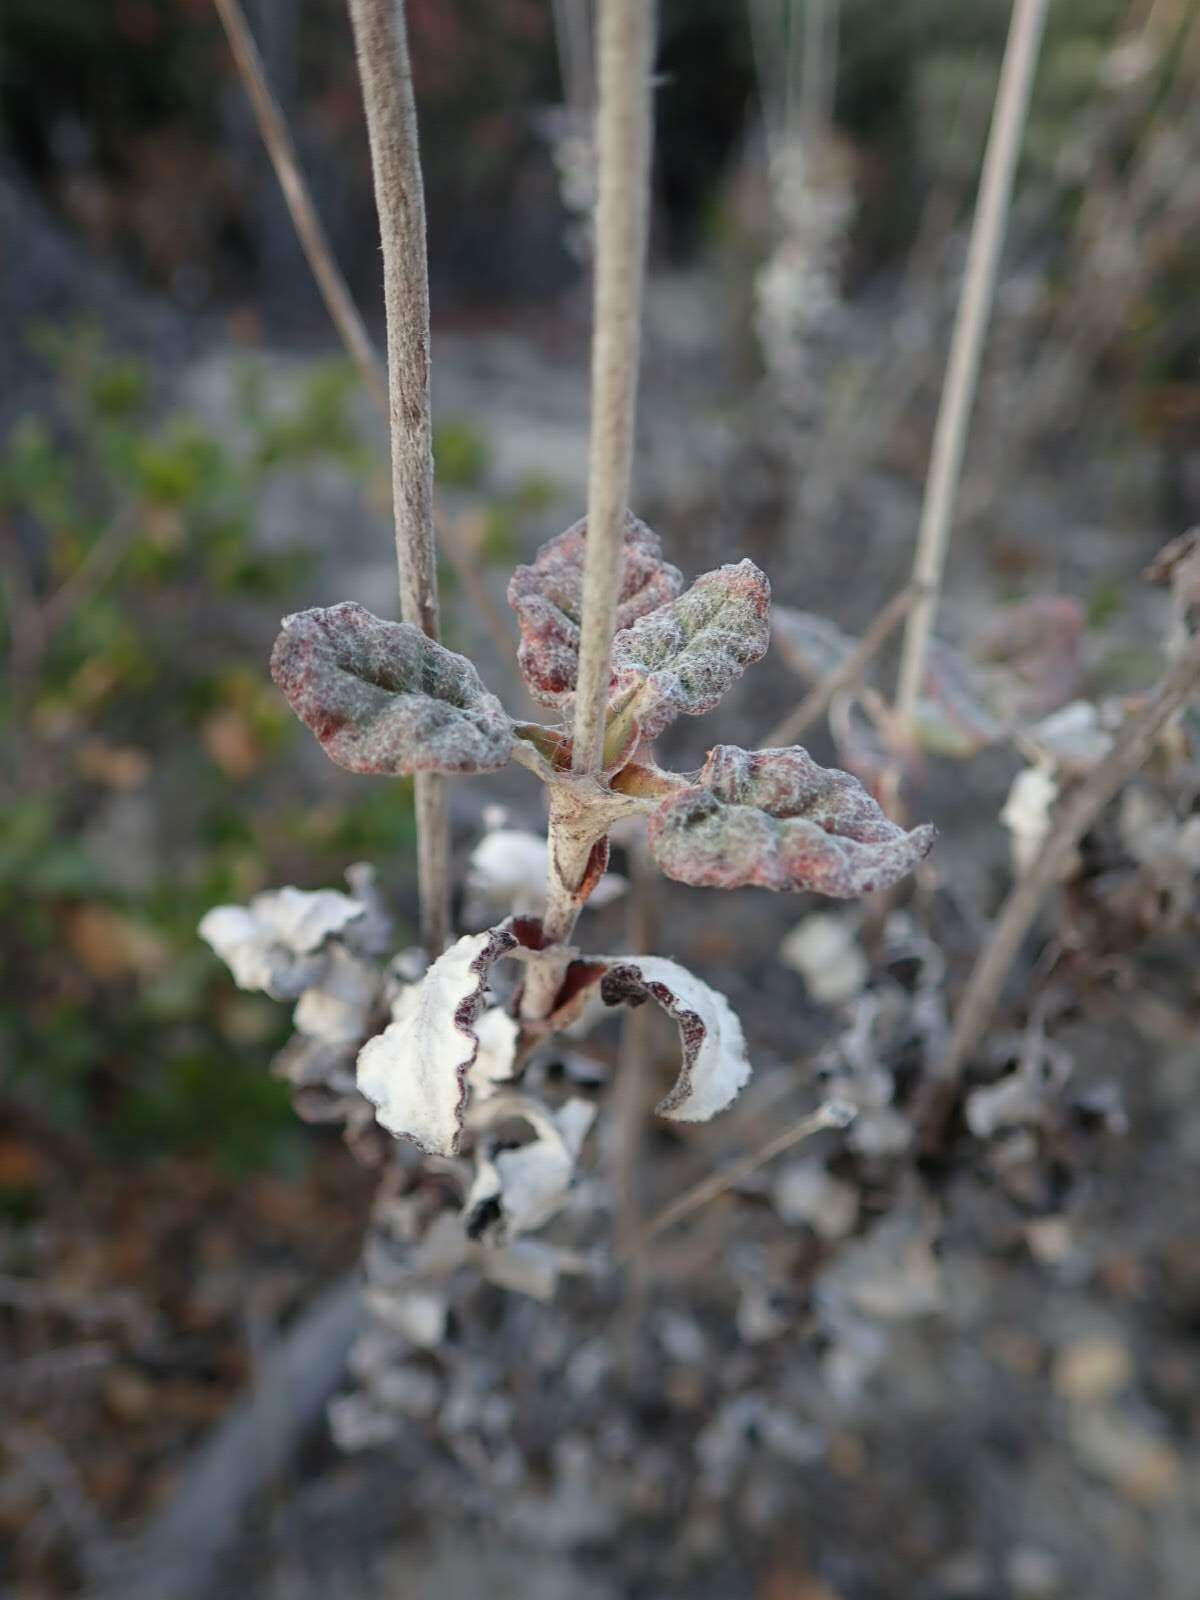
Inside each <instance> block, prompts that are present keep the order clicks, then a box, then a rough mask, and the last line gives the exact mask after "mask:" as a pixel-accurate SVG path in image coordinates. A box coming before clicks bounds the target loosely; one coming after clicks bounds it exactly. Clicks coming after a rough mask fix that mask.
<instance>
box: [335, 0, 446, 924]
mask: <svg viewBox="0 0 1200 1600" xmlns="http://www.w3.org/2000/svg"><path fill="white" fill-rule="evenodd" d="M350 21H351V24H352V25H353V28H354V42H355V48H356V51H357V55H358V70H359V76H360V77H361V79H362V91H363V105H364V106H365V108H366V114H367V133H368V136H369V139H370V143H371V166H372V169H373V172H374V177H375V205H376V208H377V210H378V212H379V231H380V235H381V237H382V241H383V298H384V307H385V310H386V313H387V344H388V410H389V421H390V432H391V445H392V501H393V506H394V511H395V519H396V556H397V560H398V563H399V568H400V608H401V613H402V615H403V616H404V619H405V621H407V622H412V623H415V624H416V625H417V626H418V627H420V628H422V629H423V630H424V632H425V633H426V634H428V636H429V637H430V638H431V639H436V638H437V637H438V596H437V561H436V556H435V539H434V526H433V427H432V423H431V420H430V408H429V274H428V263H427V259H426V251H425V190H424V186H423V184H422V181H421V162H420V156H419V152H418V148H417V108H416V103H415V101H414V99H413V86H412V68H411V65H410V63H409V57H408V35H407V31H406V27H405V19H404V4H403V0H350ZM414 789H415V798H416V817H417V878H418V883H419V887H420V896H421V943H422V944H423V945H424V947H425V949H426V950H427V951H428V952H429V953H430V955H437V954H438V953H440V951H442V950H443V949H444V948H445V946H446V943H447V940H448V939H449V935H450V820H449V811H448V809H447V805H446V782H445V779H444V778H440V777H437V776H435V775H434V774H432V773H418V774H417V777H416V779H415V783H414Z"/></svg>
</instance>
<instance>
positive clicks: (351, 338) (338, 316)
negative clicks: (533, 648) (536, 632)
mask: <svg viewBox="0 0 1200 1600" xmlns="http://www.w3.org/2000/svg"><path fill="white" fill-rule="evenodd" d="M213 4H214V5H215V6H216V8H217V13H218V15H219V16H220V18H221V22H222V24H223V26H224V28H225V33H226V35H227V37H228V39H229V45H230V50H231V52H232V54H233V60H234V65H235V66H236V67H237V70H238V75H239V77H240V78H241V80H242V83H243V85H244V86H245V90H246V94H247V96H248V97H249V99H250V103H251V105H252V106H253V107H254V112H255V116H256V119H257V121H258V129H259V132H260V133H261V135H262V141H263V145H264V147H265V149H266V152H267V155H268V157H269V158H270V162H271V166H272V167H273V168H274V171H275V176H276V178H277V179H278V180H279V187H280V189H281V190H282V191H283V197H284V199H285V201H286V202H287V207H288V211H289V213H290V215H291V218H292V223H293V226H294V227H295V229H296V237H297V238H298V239H299V241H300V248H301V249H302V250H303V251H304V258H305V260H306V261H307V262H308V265H309V268H310V270H311V271H312V275H313V277H314V279H315V280H316V284H317V288H318V290H319V291H320V294H321V298H322V300H324V302H325V309H326V311H328V312H329V319H330V321H331V322H332V323H333V325H334V328H335V329H336V330H337V333H338V336H339V337H340V339H341V341H342V343H343V345H345V347H346V354H347V355H348V356H349V357H350V360H351V361H352V362H353V363H354V366H355V368H356V369H357V371H358V375H359V377H360V378H361V379H362V382H363V387H364V388H365V389H366V391H367V393H368V394H369V395H370V397H371V400H372V402H373V403H374V406H375V409H376V410H377V411H378V412H379V414H380V416H381V417H382V418H383V420H384V423H385V424H386V423H387V422H388V388H387V373H386V372H385V370H384V366H383V362H382V361H381V360H380V359H379V353H378V351H377V350H376V349H375V346H374V344H373V342H372V340H371V336H370V334H369V333H368V332H367V328H366V324H365V323H364V322H363V319H362V317H361V316H360V314H359V310H358V307H357V306H356V305H355V304H354V299H353V297H352V295H351V293H350V289H349V286H348V284H347V283H346V280H345V278H344V277H343V276H342V271H341V268H340V267H339V266H338V264H337V261H336V260H335V258H334V254H333V249H332V247H331V246H330V243H329V238H328V236H327V234H326V233H325V230H324V228H323V227H322V226H321V221H320V217H319V216H318V214H317V209H316V206H315V205H314V203H313V198H312V191H311V190H310V189H309V186H308V181H307V179H306V178H305V176H304V173H303V171H302V169H301V167H300V163H299V161H298V160H297V157H296V148H295V145H294V143H293V142H292V138H291V135H290V133H289V132H288V126H287V120H286V118H285V117H284V115H283V111H282V109H281V108H280V106H279V102H278V101H277V100H276V99H275V97H274V95H273V94H272V93H271V89H270V85H269V84H268V83H267V79H266V74H265V72H264V70H263V63H262V58H261V56H260V55H259V53H258V48H257V46H256V45H255V43H254V37H253V35H252V34H251V32H250V28H249V25H248V24H247V22H246V16H245V12H244V11H243V10H242V8H241V5H240V4H239V0H213ZM434 519H435V530H436V533H437V536H438V540H439V542H440V545H441V548H442V549H443V550H444V551H445V552H446V556H447V557H448V559H449V561H450V564H451V566H452V567H453V568H454V572H455V575H456V576H457V578H458V580H459V582H460V583H461V584H462V586H463V589H464V590H465V591H466V594H467V595H468V597H469V598H470V600H471V603H472V604H473V605H474V607H475V609H476V611H477V613H478V615H479V617H480V619H481V620H482V622H483V624H484V626H485V627H486V628H487V630H488V633H489V634H490V635H491V638H492V643H493V644H494V645H495V646H496V649H497V650H498V651H499V653H500V656H501V658H502V659H507V657H508V656H509V654H510V653H511V651H512V633H511V631H510V629H509V628H507V627H506V626H505V624H504V620H503V618H502V617H501V616H500V613H499V611H498V610H497V609H496V603H495V601H494V600H493V599H492V597H491V594H490V593H489V592H488V588H487V585H486V584H485V583H484V581H483V579H482V577H481V576H480V573H479V569H478V566H477V564H476V562H475V560H474V559H473V556H472V554H471V553H470V552H469V551H468V550H467V548H466V541H465V540H464V539H463V538H462V536H461V534H460V532H459V530H458V528H457V527H456V526H455V524H454V522H453V520H452V519H451V518H449V517H444V516H441V515H439V514H438V512H437V509H436V504H435V510H434Z"/></svg>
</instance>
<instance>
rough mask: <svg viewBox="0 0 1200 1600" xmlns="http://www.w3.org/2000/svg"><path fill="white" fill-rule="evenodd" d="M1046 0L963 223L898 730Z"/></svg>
mask: <svg viewBox="0 0 1200 1600" xmlns="http://www.w3.org/2000/svg"><path fill="white" fill-rule="evenodd" d="M1046 4H1047V0H1014V3H1013V11H1012V21H1011V23H1010V25H1009V30H1008V41H1007V43H1006V44H1005V47H1004V61H1003V64H1002V66H1001V68H1000V82H999V84H998V86H997V89H996V105H995V110H994V111H993V114H992V125H991V129H990V131H989V133H988V142H987V150H986V152H985V154H984V158H983V175H982V178H981V180H980V187H979V203H978V205H977V207H976V210H975V217H974V221H973V222H972V225H971V240H970V245H969V247H968V250H967V265H966V272H965V275H964V278H963V286H962V293H961V295H960V297H959V302H958V312H957V315H956V317H955V321H954V334H953V337H952V339H951V344H950V360H949V364H948V366H947V369H946V380H945V384H944V385H943V388H942V397H941V403H940V405H939V407H938V416H937V425H936V427H935V430H934V435H933V452H932V456H931V459H930V466H929V477H928V480H927V481H926V485H925V499H924V502H923V504H922V506H921V520H920V525H919V528H918V531H917V550H916V558H915V561H914V564H913V581H914V585H915V587H916V590H917V593H916V598H915V600H914V602H913V608H912V611H911V612H910V613H909V618H908V626H907V628H906V630H905V635H904V650H903V654H902V656H901V661H900V676H899V681H898V685H897V691H896V721H897V725H898V727H899V728H900V730H901V732H902V734H903V735H910V734H911V731H912V719H913V712H914V710H915V708H916V704H917V698H918V695H919V694H920V690H921V683H922V680H923V678H924V676H925V658H926V655H927V653H928V649H929V640H930V635H931V633H932V631H933V622H934V616H935V614H936V612H937V603H938V594H939V591H940V589H941V583H942V572H943V570H944V568H945V564H946V547H947V543H948V541H949V535H950V522H951V518H952V517H953V515H954V502H955V497H956V495H957V493H958V485H959V479H960V478H961V476H962V463H963V454H964V451H965V449H966V443H967V431H968V427H969V424H970V419H971V409H972V406H973V404H974V400H975V390H976V387H977V384H978V378H979V364H980V357H981V354H982V351H983V341H984V337H985V335H986V333H987V325H988V319H989V316H990V314H991V308H992V300H993V297H994V293H995V287H996V269H997V266H998V263H999V259H1000V248H1001V245H1002V243H1003V240H1004V228H1005V223H1006V221H1007V218H1008V210H1009V203H1010V201H1011V199H1012V188H1013V175H1014V173H1015V171H1016V165H1017V156H1018V153H1019V151H1020V147H1021V135H1022V132H1023V130H1024V126H1025V117H1026V112H1027V111H1028V108H1029V94H1030V89H1031V87H1032V84H1033V74H1034V68H1035V67H1036V65H1037V57H1038V47H1039V44H1040V42H1041V36H1042V25H1043V23H1044V21H1045V16H1046Z"/></svg>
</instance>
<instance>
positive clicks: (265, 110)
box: [213, 0, 387, 416]
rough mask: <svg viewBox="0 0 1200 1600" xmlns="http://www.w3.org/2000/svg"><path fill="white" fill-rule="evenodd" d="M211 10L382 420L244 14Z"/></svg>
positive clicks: (222, 5)
mask: <svg viewBox="0 0 1200 1600" xmlns="http://www.w3.org/2000/svg"><path fill="white" fill-rule="evenodd" d="M213 4H214V5H215V6H216V8H217V15H218V16H219V17H220V19H221V26H222V27H223V28H224V29H225V35H226V37H227V38H228V40H229V48H230V50H231V51H232V52H233V59H234V64H235V65H236V67H237V69H238V74H239V76H240V77H241V80H242V83H243V84H244V85H245V89H246V93H247V95H248V96H249V98H250V104H251V105H252V106H253V108H254V115H255V118H256V120H257V122H258V131H259V133H260V134H261V135H262V141H263V144H264V145H265V146H266V150H267V155H268V156H269V157H270V160H271V165H272V167H273V168H274V169H275V176H276V178H278V180H279V187H280V188H281V189H282V190H283V198H284V200H285V202H286V203H287V208H288V213H289V215H290V216H291V219H292V226H293V227H294V228H295V230H296V237H297V238H298V239H299V241H300V248H301V249H302V250H303V251H304V258H305V260H306V261H307V262H308V265H309V267H310V268H311V270H312V275H313V277H314V278H315V279H316V280H317V287H318V289H319V290H320V291H321V298H322V299H323V300H324V302H325V306H326V309H327V310H328V312H329V315H330V317H331V318H332V319H333V325H334V327H335V328H336V329H337V331H338V334H339V336H340V337H341V340H342V343H343V344H344V345H345V346H346V349H347V351H348V352H349V354H350V358H351V360H352V361H353V362H354V365H355V366H356V367H357V368H358V372H359V376H360V377H361V378H362V381H363V383H364V384H365V385H366V388H367V390H368V392H369V393H370V396H371V398H372V400H374V402H375V404H376V405H377V406H378V407H379V408H380V410H381V411H382V412H383V413H384V415H385V416H386V415H387V378H386V375H385V374H384V371H383V368H382V366H381V365H380V362H379V358H378V357H377V356H376V354H375V351H374V349H373V348H372V345H371V339H370V335H369V334H368V333H367V330H366V327H365V325H364V323H363V320H362V318H361V317H360V316H359V314H358V308H357V306H356V305H355V304H354V301H353V300H352V299H351V297H350V290H349V289H348V288H347V286H346V280H345V279H344V278H343V277H342V274H341V272H340V271H339V269H338V266H337V262H336V261H335V259H334V255H333V251H332V249H331V248H330V244H329V239H328V238H327V236H326V233H325V229H324V228H323V227H322V226H321V219H320V217H319V216H318V215H317V208H316V206H315V205H314V204H313V200H312V195H311V193H310V192H309V187H308V184H307V183H306V182H305V180H304V175H303V173H302V172H301V170H300V162H299V160H298V159H297V156H296V147H295V145H294V144H293V142H292V136H291V133H290V131H289V129H288V125H287V119H286V117H285V116H284V114H283V110H282V107H281V106H280V105H279V102H278V101H277V100H276V99H275V96H274V95H273V94H272V93H271V89H270V86H269V84H268V83H267V76H266V73H265V71H264V70H263V63H262V57H261V56H260V55H259V53H258V46H257V45H256V44H255V42H254V36H253V34H252V33H251V32H250V27H249V24H248V23H247V21H246V15H245V12H244V11H243V10H242V8H241V5H240V4H239V0H213Z"/></svg>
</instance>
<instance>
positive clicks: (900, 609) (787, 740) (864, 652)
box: [759, 584, 915, 750]
mask: <svg viewBox="0 0 1200 1600" xmlns="http://www.w3.org/2000/svg"><path fill="white" fill-rule="evenodd" d="M914 592H915V591H914V588H913V585H912V584H909V585H908V587H907V588H904V589H901V590H900V591H899V592H898V593H896V594H894V595H893V596H892V598H891V599H890V600H889V601H888V603H887V605H885V606H884V607H883V609H882V610H881V611H880V612H879V613H878V614H877V615H876V617H875V618H874V620H873V621H872V623H871V625H870V627H869V628H868V629H867V631H866V632H865V633H864V634H863V636H862V638H861V639H860V640H859V641H858V643H857V644H856V645H855V647H854V649H853V650H852V651H851V652H850V654H849V655H848V656H847V657H846V659H845V661H843V662H842V664H841V666H840V667H837V668H836V669H835V670H834V671H833V672H830V673H828V674H826V676H825V677H824V678H822V679H821V681H820V683H818V684H816V685H815V686H814V687H813V688H812V689H811V690H810V691H809V692H808V694H807V695H805V697H804V699H803V700H802V701H801V702H800V704H799V705H798V706H797V707H796V709H795V710H794V711H789V712H788V714H787V716H786V717H784V718H783V720H782V722H779V723H777V724H776V725H775V727H774V728H772V729H771V731H770V733H769V734H768V735H767V736H766V738H765V739H764V740H763V741H762V743H761V744H760V746H759V748H760V749H761V750H775V749H778V748H779V747H780V746H781V745H789V744H795V743H796V741H797V740H798V739H799V738H800V735H801V734H802V733H804V732H805V731H806V730H807V729H808V728H810V727H811V726H812V724H813V723H814V722H815V721H816V720H817V718H818V717H819V716H821V715H822V714H823V712H824V711H825V709H826V707H827V706H828V705H829V702H830V701H831V700H832V699H833V697H834V695H835V694H837V693H839V691H840V690H842V689H849V688H852V687H853V686H854V685H855V684H857V683H858V682H859V681H860V680H861V678H862V676H863V674H864V673H865V672H866V670H867V668H868V667H869V666H870V664H871V662H872V661H873V660H874V659H875V657H876V656H877V655H878V653H879V651H880V650H881V649H882V648H883V646H884V645H885V644H886V643H887V641H888V640H889V639H890V638H891V636H892V634H893V633H894V632H895V631H896V629H897V628H898V627H899V626H900V623H901V622H902V621H903V620H904V618H905V617H906V616H907V615H908V611H909V608H910V607H911V605H912V603H913V595H914Z"/></svg>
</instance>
